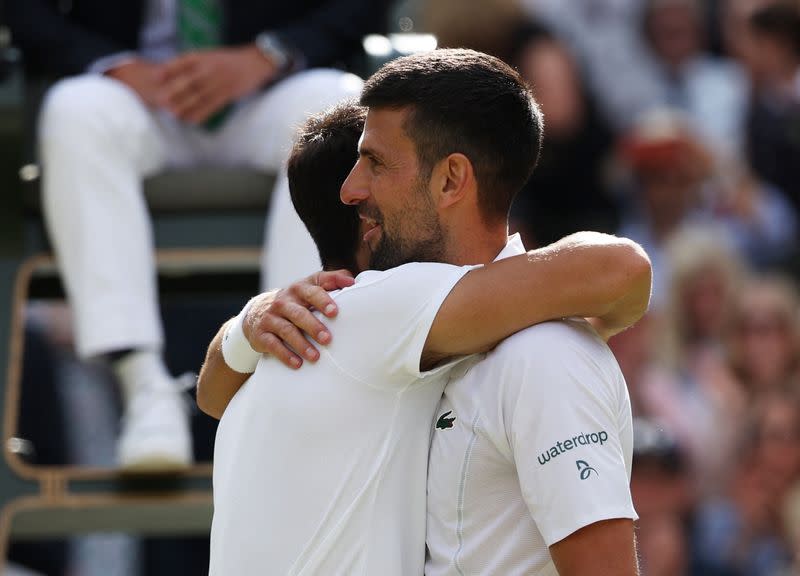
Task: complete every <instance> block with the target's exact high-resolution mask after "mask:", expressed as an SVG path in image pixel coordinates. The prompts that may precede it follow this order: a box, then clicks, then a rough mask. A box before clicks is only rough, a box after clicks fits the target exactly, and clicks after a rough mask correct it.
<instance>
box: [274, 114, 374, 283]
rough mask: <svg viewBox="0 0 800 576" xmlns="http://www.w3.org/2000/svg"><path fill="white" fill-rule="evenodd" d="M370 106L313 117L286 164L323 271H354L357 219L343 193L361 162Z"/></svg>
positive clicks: (297, 205) (291, 189)
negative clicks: (341, 191)
mask: <svg viewBox="0 0 800 576" xmlns="http://www.w3.org/2000/svg"><path fill="white" fill-rule="evenodd" d="M366 116H367V111H366V108H363V107H361V106H359V105H358V104H357V103H356V102H346V103H343V104H340V105H338V106H335V107H333V108H331V109H329V110H327V111H326V112H323V113H321V114H317V115H315V116H312V117H311V118H309V120H308V121H306V123H305V124H304V125H303V127H302V128H301V129H300V132H299V134H298V136H297V140H296V141H295V144H294V146H293V147H292V151H291V154H290V155H289V162H288V166H287V168H288V175H289V192H290V194H291V198H292V204H294V208H295V210H296V211H297V214H298V215H299V216H300V219H301V220H302V221H303V224H305V226H306V228H307V229H308V232H309V233H310V234H311V237H312V238H313V239H314V242H315V243H316V245H317V250H318V251H319V257H320V260H321V261H322V267H323V268H325V269H334V268H347V269H348V270H351V271H353V272H355V271H356V263H355V254H356V250H357V248H358V242H359V237H358V231H359V219H358V212H357V210H356V207H355V206H348V205H346V204H344V203H342V201H341V199H340V198H339V190H340V188H341V187H342V183H344V181H345V179H346V178H347V175H348V174H349V173H350V170H351V169H352V168H353V165H354V164H355V162H356V160H357V159H358V139H359V137H360V136H361V132H362V130H363V129H364V120H365V118H366Z"/></svg>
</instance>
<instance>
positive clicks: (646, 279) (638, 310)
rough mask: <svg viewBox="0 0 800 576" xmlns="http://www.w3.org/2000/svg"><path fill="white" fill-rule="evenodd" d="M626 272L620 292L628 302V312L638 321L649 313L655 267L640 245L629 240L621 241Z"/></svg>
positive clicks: (622, 268) (623, 268)
mask: <svg viewBox="0 0 800 576" xmlns="http://www.w3.org/2000/svg"><path fill="white" fill-rule="evenodd" d="M621 240H622V244H621V249H622V258H624V265H623V266H622V267H621V270H623V271H624V274H623V277H622V288H621V290H620V292H621V293H622V294H623V295H624V297H623V298H624V300H626V301H627V302H628V306H629V310H628V312H629V313H630V315H631V316H632V317H635V318H636V320H638V319H639V318H641V317H642V316H644V315H645V313H646V312H647V309H648V307H649V306H650V294H651V292H652V288H653V265H652V263H651V262H650V257H649V256H648V255H647V252H645V251H644V248H642V247H641V246H640V245H639V244H637V243H636V242H634V241H632V240H628V239H627V238H625V239H621Z"/></svg>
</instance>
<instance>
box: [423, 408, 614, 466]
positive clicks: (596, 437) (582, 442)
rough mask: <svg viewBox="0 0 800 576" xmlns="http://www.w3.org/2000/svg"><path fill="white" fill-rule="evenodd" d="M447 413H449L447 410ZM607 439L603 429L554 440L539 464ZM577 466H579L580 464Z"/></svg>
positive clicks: (540, 458) (543, 453)
mask: <svg viewBox="0 0 800 576" xmlns="http://www.w3.org/2000/svg"><path fill="white" fill-rule="evenodd" d="M447 414H449V412H448V413H447ZM447 414H444V416H447ZM437 426H438V424H437ZM607 441H608V432H606V431H605V430H600V431H599V432H592V433H590V434H579V435H577V436H573V437H572V438H567V439H566V440H562V441H559V442H556V443H555V445H553V446H552V447H550V448H548V449H547V450H545V451H544V452H542V453H541V454H539V457H538V460H539V465H541V466H544V465H545V464H547V463H548V462H550V460H553V459H554V458H558V456H559V455H560V454H563V453H564V452H569V451H570V450H573V449H575V448H577V447H578V446H592V445H597V444H599V445H600V446H602V445H603V444H605V443H606V442H607ZM578 462H583V460H579V461H578ZM584 464H585V462H584ZM587 466H588V465H587ZM578 467H579V468H580V466H578ZM592 470H594V469H592ZM595 473H597V471H595ZM589 474H591V472H589Z"/></svg>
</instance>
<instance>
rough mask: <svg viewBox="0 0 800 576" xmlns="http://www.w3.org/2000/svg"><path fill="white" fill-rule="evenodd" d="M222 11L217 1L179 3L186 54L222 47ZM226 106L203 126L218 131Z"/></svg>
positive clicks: (229, 108)
mask: <svg viewBox="0 0 800 576" xmlns="http://www.w3.org/2000/svg"><path fill="white" fill-rule="evenodd" d="M221 29H222V9H221V7H220V5H219V2H218V1H217V0H180V2H179V3H178V41H179V42H180V46H181V49H182V50H183V51H184V52H188V51H191V50H203V49H208V48H215V47H217V46H219V45H220V39H221V36H222V34H221ZM230 111H231V106H230V105H229V106H225V107H224V108H222V109H221V110H220V111H219V112H217V113H216V114H214V115H212V116H211V117H210V118H209V119H208V120H206V121H205V122H204V123H203V124H202V125H201V126H202V128H205V129H206V130H212V131H213V130H216V129H217V128H219V127H220V126H222V124H224V122H225V119H226V118H227V117H228V114H229V112H230Z"/></svg>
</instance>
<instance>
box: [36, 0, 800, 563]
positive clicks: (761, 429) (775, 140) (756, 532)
mask: <svg viewBox="0 0 800 576" xmlns="http://www.w3.org/2000/svg"><path fill="white" fill-rule="evenodd" d="M390 14H391V15H390V17H389V20H390V21H389V25H388V27H389V29H391V30H395V31H397V32H403V33H427V34H432V35H434V36H435V37H436V38H437V41H438V45H439V46H443V47H452V46H463V47H471V48H475V49H478V50H482V51H485V52H489V53H492V54H495V55H497V56H500V57H502V58H503V59H505V60H507V61H508V62H510V63H511V64H513V65H514V66H516V67H517V68H518V69H519V70H520V72H521V73H522V74H523V75H524V77H525V78H526V79H527V80H528V81H529V82H530V84H531V86H532V89H533V92H534V94H535V96H536V98H537V100H538V102H539V104H540V105H541V107H542V110H543V112H544V116H545V121H546V132H545V140H544V148H543V154H542V158H541V161H540V163H539V166H538V167H537V169H536V170H535V172H534V174H533V176H532V178H531V180H530V181H529V182H528V184H527V186H526V187H525V189H524V190H523V191H522V193H521V194H520V195H519V197H518V199H517V200H516V203H515V206H514V208H513V212H512V224H513V228H514V230H515V231H519V232H520V233H521V234H522V235H523V238H524V240H525V242H526V245H527V247H528V248H529V249H530V248H535V247H537V246H542V245H545V244H548V243H550V242H552V241H554V240H556V239H558V238H560V237H562V236H564V235H567V234H569V233H571V232H575V231H579V230H586V229H593V230H600V231H604V232H610V233H616V234H619V235H624V236H627V237H630V238H632V239H633V240H636V241H637V242H639V243H641V244H642V245H643V246H644V247H645V249H646V250H647V252H648V253H649V255H650V257H651V259H652V262H653V266H654V291H653V299H652V305H651V311H650V312H649V313H648V315H647V316H646V317H645V318H644V319H643V320H642V321H640V322H639V323H638V324H637V325H636V326H635V327H634V328H632V329H630V330H628V331H627V332H625V333H623V334H621V335H619V336H617V337H615V338H614V339H613V340H612V341H611V346H612V348H613V350H614V352H615V354H616V356H617V358H618V360H619V363H620V365H621V367H622V370H623V372H624V374H625V377H626V380H627V383H628V387H629V390H630V394H631V399H632V403H633V412H634V418H635V431H636V434H635V436H636V437H635V458H634V470H633V479H632V490H633V493H634V499H635V504H636V507H637V510H638V512H639V514H640V517H641V518H640V521H639V529H638V532H637V534H638V540H639V548H640V551H641V557H642V565H643V571H644V574H647V575H649V576H682V575H691V576H776V575H788V574H797V573H800V372H799V370H800V315H799V314H798V313H799V312H800V294H799V293H798V283H797V282H798V279H800V250H798V242H797V240H798V217H799V216H800V3H798V2H797V1H788V0H469V1H467V0H424V1H423V0H417V1H410V2H401V3H398V4H396V5H395V6H394V7H393V9H392V10H391V11H390ZM587 281H591V279H587ZM47 316H48V321H49V322H52V321H53V318H54V316H53V313H52V311H48V313H47ZM31 317H32V318H33V321H36V319H37V314H36V311H35V310H33V311H32V314H31ZM65 322H68V321H67V320H65ZM52 334H55V339H56V340H58V339H59V337H60V336H59V335H60V334H62V332H59V331H53V332H52ZM68 339H69V337H68V336H63V340H68ZM62 365H63V363H62ZM70 366H73V368H74V365H72V364H70ZM82 370H84V376H85V374H86V373H87V372H86V370H87V369H86V368H83V369H82ZM103 377H105V376H98V377H95V380H96V379H98V378H99V379H102V378H103ZM84 379H85V378H84ZM91 380H92V379H91V378H89V381H91ZM86 386H87V387H89V388H91V387H92V386H95V385H94V384H91V383H90V384H86ZM95 388H97V390H99V389H101V388H103V389H105V388H104V387H103V386H95ZM97 390H88V388H87V391H86V392H85V398H84V399H82V400H81V402H86V401H93V402H98V400H97V398H98V392H97ZM88 398H93V399H94V400H86V399H88ZM79 404H80V403H79ZM81 405H84V404H81ZM111 420H113V419H111ZM111 420H110V421H109V423H106V424H105V425H104V426H105V428H103V429H107V430H112V431H113V429H114V424H113V422H111ZM98 426H100V424H98ZM74 444H75V445H79V446H86V445H88V444H87V443H86V442H83V441H79V442H76V443H74ZM106 446H108V444H106ZM84 458H85V459H86V461H92V458H97V459H99V460H102V457H99V456H97V457H94V456H92V455H85V456H84ZM124 548H125V545H120V549H121V550H122V549H124ZM129 556H130V554H129ZM130 570H133V569H132V568H131V569H130ZM121 573H122V572H121ZM127 573H131V574H132V573H133V572H127ZM181 573H183V572H181Z"/></svg>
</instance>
